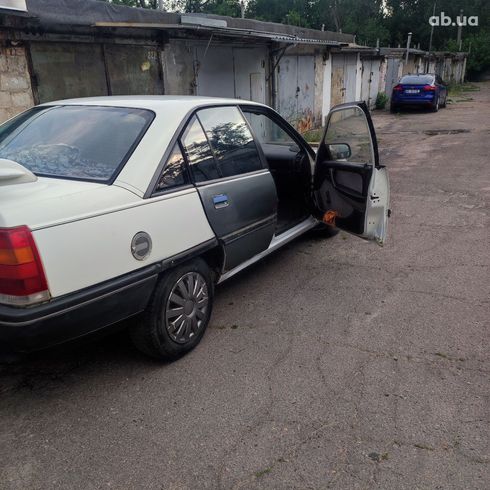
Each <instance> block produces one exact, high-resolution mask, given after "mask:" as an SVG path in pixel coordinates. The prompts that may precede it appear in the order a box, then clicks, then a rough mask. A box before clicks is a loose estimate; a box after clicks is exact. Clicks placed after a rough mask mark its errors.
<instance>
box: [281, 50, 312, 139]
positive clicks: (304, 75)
mask: <svg viewBox="0 0 490 490" xmlns="http://www.w3.org/2000/svg"><path fill="white" fill-rule="evenodd" d="M278 89H279V99H278V102H279V112H280V113H281V115H282V116H283V117H284V118H286V119H287V120H288V121H289V122H290V123H292V124H293V125H295V126H296V127H297V128H298V129H299V130H300V131H301V132H303V131H306V130H308V129H310V128H311V126H312V123H313V114H314V103H315V58H314V56H294V55H290V56H288V55H287V56H283V57H282V58H281V61H280V63H279V73H278Z"/></svg>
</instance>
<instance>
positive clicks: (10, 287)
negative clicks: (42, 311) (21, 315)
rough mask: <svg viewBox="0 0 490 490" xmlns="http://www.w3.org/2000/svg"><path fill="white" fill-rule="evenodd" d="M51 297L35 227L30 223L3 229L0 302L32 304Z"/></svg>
mask: <svg viewBox="0 0 490 490" xmlns="http://www.w3.org/2000/svg"><path fill="white" fill-rule="evenodd" d="M49 298H50V294H49V290H48V284H47V281H46V276H45V274H44V269H43V265H42V262H41V258H40V257H39V253H38V250H37V247H36V243H35V242H34V238H33V236H32V233H31V230H30V229H29V228H28V227H27V226H19V227H16V228H0V303H5V304H9V305H13V306H28V305H32V304H34V303H40V302H42V301H47V300H48V299H49Z"/></svg>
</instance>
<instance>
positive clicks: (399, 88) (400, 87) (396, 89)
mask: <svg viewBox="0 0 490 490" xmlns="http://www.w3.org/2000/svg"><path fill="white" fill-rule="evenodd" d="M402 90H403V87H402V86H401V85H400V84H398V85H395V86H394V87H393V92H401V91H402Z"/></svg>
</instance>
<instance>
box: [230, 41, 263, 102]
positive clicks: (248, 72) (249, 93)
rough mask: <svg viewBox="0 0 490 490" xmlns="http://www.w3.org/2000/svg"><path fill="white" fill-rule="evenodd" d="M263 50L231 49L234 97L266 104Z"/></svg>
mask: <svg viewBox="0 0 490 490" xmlns="http://www.w3.org/2000/svg"><path fill="white" fill-rule="evenodd" d="M266 60H267V53H266V50H265V48H233V63H234V70H233V71H234V77H235V97H236V98H237V99H244V100H253V101H254V102H260V103H261V104H265V103H266V82H265V65H266Z"/></svg>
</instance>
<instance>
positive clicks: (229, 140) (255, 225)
mask: <svg viewBox="0 0 490 490" xmlns="http://www.w3.org/2000/svg"><path fill="white" fill-rule="evenodd" d="M181 145H182V148H183V150H184V155H185V156H186V159H187V162H188V165H189V168H190V172H191V176H192V179H193V182H194V184H195V186H196V187H197V190H198V192H199V195H200V197H201V201H202V203H203V206H204V210H205V213H206V216H207V218H208V220H209V223H210V225H211V227H212V228H213V231H214V232H215V234H216V236H217V237H218V239H219V240H220V243H221V245H222V246H223V249H224V253H225V266H224V268H225V270H230V269H233V268H234V267H236V266H238V265H240V264H241V263H243V262H245V261H246V260H248V259H250V258H252V257H253V256H255V255H257V254H258V253H260V252H262V251H264V250H266V249H267V248H268V246H269V244H270V242H271V240H272V237H273V236H274V230H275V224H276V219H277V194H276V187H275V184H274V181H273V179H272V176H271V174H270V172H269V170H268V169H267V168H266V167H265V165H264V161H263V159H262V158H261V157H260V155H259V152H258V150H257V146H256V144H255V141H254V139H253V137H252V133H251V131H250V129H249V126H248V124H247V122H246V121H245V119H244V117H243V115H242V113H241V112H240V110H239V108H238V107H236V106H219V107H207V108H203V109H200V110H198V111H197V112H196V114H195V115H194V116H193V118H192V120H191V121H190V122H189V124H188V126H187V128H186V130H185V132H184V134H183V135H182V137H181Z"/></svg>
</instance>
